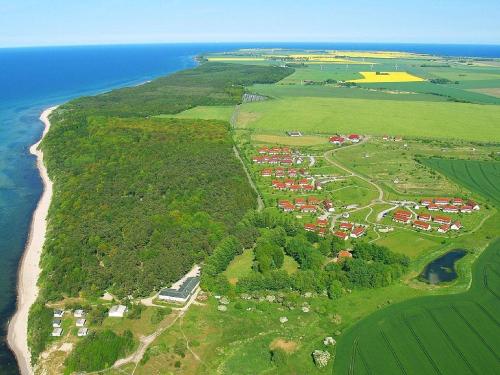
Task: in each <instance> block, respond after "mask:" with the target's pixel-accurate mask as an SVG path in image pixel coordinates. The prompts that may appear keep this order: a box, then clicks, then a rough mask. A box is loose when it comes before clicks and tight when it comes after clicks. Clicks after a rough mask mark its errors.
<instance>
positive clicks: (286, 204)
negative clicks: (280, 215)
mask: <svg viewBox="0 0 500 375" xmlns="http://www.w3.org/2000/svg"><path fill="white" fill-rule="evenodd" d="M289 205H292V206H293V204H292V202H290V201H288V200H285V199H284V200H281V201H279V202H278V207H280V208H283V207H284V206H289Z"/></svg>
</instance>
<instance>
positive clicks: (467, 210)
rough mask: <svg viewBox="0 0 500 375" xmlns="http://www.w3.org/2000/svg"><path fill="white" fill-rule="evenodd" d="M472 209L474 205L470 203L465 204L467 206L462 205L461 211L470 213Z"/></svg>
mask: <svg viewBox="0 0 500 375" xmlns="http://www.w3.org/2000/svg"><path fill="white" fill-rule="evenodd" d="M472 210H473V208H472V206H469V205H465V206H462V207H460V212H461V213H464V214H470V213H471V212H472Z"/></svg>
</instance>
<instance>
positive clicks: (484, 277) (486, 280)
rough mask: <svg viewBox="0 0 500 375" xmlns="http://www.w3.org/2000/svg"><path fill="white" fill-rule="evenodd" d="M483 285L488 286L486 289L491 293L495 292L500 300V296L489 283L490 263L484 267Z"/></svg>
mask: <svg viewBox="0 0 500 375" xmlns="http://www.w3.org/2000/svg"><path fill="white" fill-rule="evenodd" d="M483 285H484V287H485V288H486V290H487V291H488V292H490V293H491V294H493V295H494V296H495V297H496V298H497V299H498V300H500V296H499V295H498V294H497V293H496V292H495V291H494V290H493V289H491V288H490V285H489V284H488V265H486V267H484V272H483Z"/></svg>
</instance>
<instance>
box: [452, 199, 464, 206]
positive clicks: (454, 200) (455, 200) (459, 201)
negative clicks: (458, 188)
mask: <svg viewBox="0 0 500 375" xmlns="http://www.w3.org/2000/svg"><path fill="white" fill-rule="evenodd" d="M451 204H454V205H455V206H461V205H462V204H464V201H463V199H462V198H453V199H452V200H451Z"/></svg>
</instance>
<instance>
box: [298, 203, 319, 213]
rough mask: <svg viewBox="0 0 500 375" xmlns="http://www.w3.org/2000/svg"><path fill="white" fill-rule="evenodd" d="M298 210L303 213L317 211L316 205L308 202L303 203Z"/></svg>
mask: <svg viewBox="0 0 500 375" xmlns="http://www.w3.org/2000/svg"><path fill="white" fill-rule="evenodd" d="M300 211H302V212H304V213H314V212H316V211H317V208H316V206H311V205H310V204H305V205H303V206H302V207H301V208H300Z"/></svg>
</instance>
